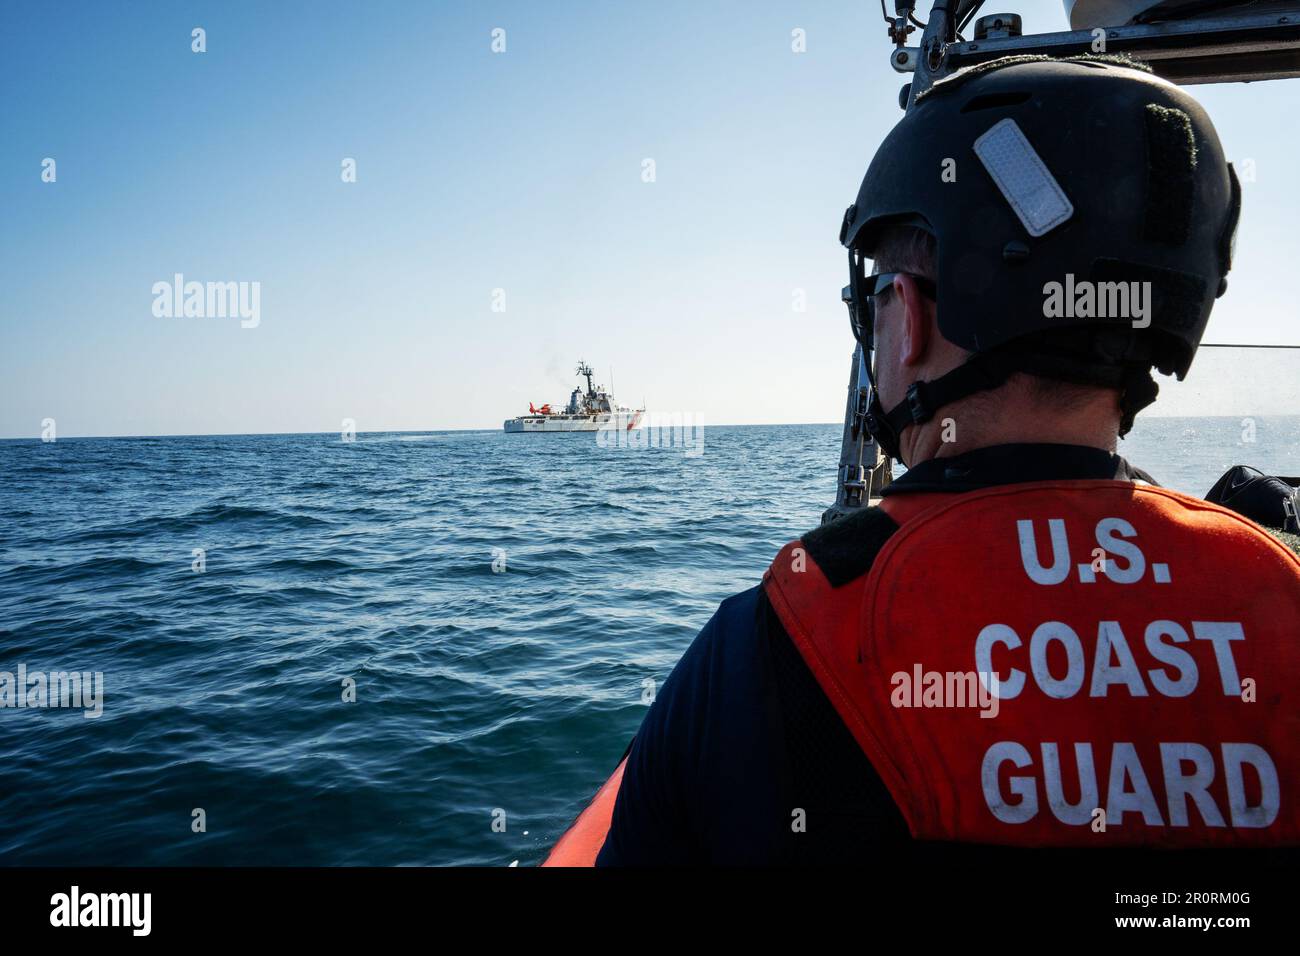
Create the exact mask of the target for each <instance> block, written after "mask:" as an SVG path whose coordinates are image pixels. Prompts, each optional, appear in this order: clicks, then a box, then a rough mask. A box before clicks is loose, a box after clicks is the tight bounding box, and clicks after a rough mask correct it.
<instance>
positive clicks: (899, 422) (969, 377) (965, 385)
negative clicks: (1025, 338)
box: [865, 352, 1017, 461]
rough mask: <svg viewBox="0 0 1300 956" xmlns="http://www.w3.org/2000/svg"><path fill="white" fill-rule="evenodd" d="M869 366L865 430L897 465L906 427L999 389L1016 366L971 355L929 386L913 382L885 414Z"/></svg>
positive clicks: (989, 355) (998, 356) (998, 357)
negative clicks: (904, 394)
mask: <svg viewBox="0 0 1300 956" xmlns="http://www.w3.org/2000/svg"><path fill="white" fill-rule="evenodd" d="M872 365H874V363H871V364H870V365H868V370H869V371H870V373H871V403H870V404H869V405H868V407H867V417H866V422H865V424H866V428H867V431H868V432H870V433H871V437H872V438H874V439H875V440H876V444H878V445H879V446H880V450H881V451H883V452H884V453H885V454H886V455H888V456H889V457H890V458H893V459H895V460H897V461H902V454H901V444H902V435H903V430H904V429H905V428H907V426H909V425H922V424H924V423H925V422H928V421H929V420H930V419H931V418H933V417H934V415H935V412H937V411H938V410H939V409H941V408H943V407H944V406H945V405H951V404H952V403H953V402H956V401H959V400H960V399H963V398H965V397H967V396H968V395H974V394H975V393H976V392H985V391H989V390H991V389H995V388H997V387H999V386H1000V385H1002V383H1003V382H1005V381H1006V380H1007V379H1008V378H1009V377H1010V376H1011V374H1012V373H1013V372H1015V371H1016V370H1017V368H1016V363H1014V362H1013V361H1011V360H1010V358H1009V356H1007V355H1005V354H1002V353H998V352H983V353H980V354H978V355H972V356H971V357H970V358H969V359H967V360H966V361H965V362H963V363H962V364H961V365H958V366H957V367H956V368H955V369H953V370H952V371H950V372H945V373H944V374H943V375H940V376H939V377H938V378H936V379H935V380H934V381H932V382H913V383H912V384H911V385H909V386H908V387H907V397H906V398H905V399H903V400H902V401H901V402H899V403H898V404H897V405H895V406H894V407H893V408H892V409H890V410H889V411H888V412H886V411H885V408H884V406H883V405H882V404H881V403H880V389H879V388H878V387H877V385H876V379H875V372H874V370H873V369H872V367H871V366H872Z"/></svg>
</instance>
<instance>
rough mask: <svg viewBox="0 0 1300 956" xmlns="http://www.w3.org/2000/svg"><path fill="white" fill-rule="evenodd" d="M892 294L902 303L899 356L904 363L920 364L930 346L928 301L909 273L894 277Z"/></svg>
mask: <svg viewBox="0 0 1300 956" xmlns="http://www.w3.org/2000/svg"><path fill="white" fill-rule="evenodd" d="M894 295H895V296H897V297H898V301H899V302H901V303H903V338H902V349H901V353H902V354H901V356H900V358H901V359H902V361H903V364H904V365H920V364H921V362H922V360H923V359H924V358H925V353H926V350H927V349H928V348H929V346H930V301H929V300H928V299H927V298H926V297H925V296H923V295H922V294H921V290H920V289H918V288H917V286H916V281H915V280H914V279H913V278H912V277H911V276H909V275H898V276H895V277H894Z"/></svg>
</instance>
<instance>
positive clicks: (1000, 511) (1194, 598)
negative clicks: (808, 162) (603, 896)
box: [548, 57, 1300, 865]
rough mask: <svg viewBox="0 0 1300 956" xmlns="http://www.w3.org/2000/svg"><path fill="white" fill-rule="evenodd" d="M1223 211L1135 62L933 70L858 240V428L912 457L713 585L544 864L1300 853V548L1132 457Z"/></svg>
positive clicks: (1207, 171)
mask: <svg viewBox="0 0 1300 956" xmlns="http://www.w3.org/2000/svg"><path fill="white" fill-rule="evenodd" d="M954 160H955V166H954V165H953V162H952V161H954ZM945 168H949V169H955V172H956V175H955V179H954V177H953V176H951V175H950V176H947V177H945V176H943V175H942V173H943V171H944V169H945ZM1239 206H1240V187H1239V185H1238V182H1237V177H1236V174H1235V173H1234V172H1233V170H1232V168H1231V166H1230V165H1229V164H1228V163H1227V162H1226V161H1225V159H1224V156H1223V150H1222V148H1221V146H1220V143H1219V140H1218V137H1217V135H1216V133H1215V131H1214V128H1213V126H1212V125H1211V123H1210V120H1209V118H1208V117H1207V116H1206V114H1205V112H1204V111H1203V110H1202V109H1201V107H1200V106H1199V105H1198V104H1197V103H1196V102H1195V100H1193V99H1192V98H1191V97H1190V96H1189V95H1188V94H1186V93H1185V92H1183V91H1182V90H1180V89H1179V88H1178V87H1176V86H1174V85H1172V84H1170V83H1167V82H1165V81H1164V80H1161V79H1158V78H1156V77H1154V76H1152V75H1150V74H1149V72H1146V71H1144V70H1143V69H1140V68H1138V67H1137V66H1136V65H1134V64H1126V63H1123V62H1117V61H1115V60H1114V59H1111V58H1105V57H1083V58H1078V59H1071V60H1048V59H1047V58H1042V57H1016V58H1008V59H1005V60H999V61H994V62H992V63H988V64H984V65H981V66H977V67H973V68H971V69H969V70H966V71H963V72H960V73H957V74H954V75H953V76H952V77H949V78H947V79H945V80H942V81H940V82H939V83H937V84H936V85H935V86H934V87H933V88H932V89H931V90H929V91H928V92H926V93H924V94H922V96H921V97H920V98H919V99H918V103H917V106H916V107H915V108H914V109H913V110H912V111H910V112H909V113H908V114H907V115H906V116H905V117H904V118H903V119H902V120H901V121H900V122H899V123H898V125H897V126H896V127H895V128H894V130H893V131H892V132H891V133H890V134H889V136H888V137H887V138H886V139H885V141H884V143H883V145H882V146H881V148H880V150H879V152H878V153H877V154H876V156H875V158H874V160H873V162H872V163H871V166H870V169H869V170H868V172H867V175H866V178H865V180H864V181H863V183H862V187H861V190H860V192H859V194H858V197H857V202H856V203H855V204H854V205H853V206H850V207H849V209H848V211H847V213H846V214H845V217H844V220H843V226H842V231H841V237H840V238H841V241H842V242H843V243H844V245H845V246H846V247H847V248H848V250H849V262H850V269H851V279H850V287H849V289H848V290H846V301H847V302H848V304H849V308H850V314H851V318H852V320H853V325H854V332H855V334H856V335H857V336H858V338H859V340H860V341H861V343H862V344H863V346H864V348H865V349H867V350H869V354H871V356H872V363H871V365H872V369H871V378H872V385H873V388H872V401H871V407H870V409H869V413H868V415H867V416H866V427H867V428H868V429H869V430H870V432H871V433H872V435H873V436H874V437H875V439H876V440H877V442H878V443H879V444H880V446H881V447H882V448H883V449H884V450H885V452H886V453H887V454H889V455H890V456H891V457H894V458H897V459H899V460H901V461H902V462H904V463H905V464H906V465H907V469H908V470H907V472H906V474H904V475H903V476H902V477H901V478H899V479H898V480H897V481H895V482H893V483H892V484H891V485H889V486H888V488H887V489H886V491H885V496H884V498H883V500H882V502H881V504H880V506H879V507H870V508H863V509H862V510H861V511H860V512H859V513H857V514H854V515H852V516H850V517H846V518H842V519H839V520H837V521H834V522H831V523H829V524H825V525H823V526H822V527H820V528H818V529H817V530H815V531H812V532H810V533H808V534H806V535H804V536H803V538H802V539H801V540H798V541H795V542H792V543H791V544H789V545H788V546H786V548H785V549H784V550H782V551H781V553H780V554H779V555H778V556H777V558H776V560H775V561H773V563H772V565H771V567H770V568H769V569H768V571H767V573H766V575H765V577H764V579H763V584H762V586H761V587H757V588H754V589H753V590H750V591H747V592H745V593H743V594H739V595H737V596H735V597H732V598H730V599H728V600H727V601H725V602H723V604H722V606H721V608H720V609H719V610H718V612H717V614H716V615H715V616H714V618H713V619H712V620H711V621H710V622H709V623H708V625H707V626H706V627H705V628H704V630H703V631H702V632H701V633H700V635H699V637H698V638H697V639H696V640H695V642H694V643H693V644H692V645H691V647H690V649H689V650H688V651H687V652H686V654H685V655H684V656H683V658H682V659H681V661H680V662H679V663H678V665H677V667H676V668H675V669H674V671H673V672H672V674H671V676H670V677H669V678H668V680H667V682H666V683H665V684H664V686H663V688H662V690H661V692H660V693H659V695H658V697H657V699H656V700H655V702H654V704H653V706H652V707H651V708H650V710H649V711H648V713H647V715H646V718H645V721H644V723H643V724H642V726H641V729H640V731H639V732H638V733H637V735H636V738H635V740H634V741H633V743H632V745H631V747H630V749H629V752H628V754H627V756H626V758H625V760H624V762H623V763H622V764H621V765H620V767H619V768H618V770H617V771H616V773H615V775H614V776H613V777H611V779H610V781H609V782H608V783H607V784H606V785H605V787H604V788H603V789H602V790H601V792H600V793H599V794H598V795H597V798H596V799H595V801H593V803H592V805H591V807H589V808H588V810H587V811H586V812H585V813H584V814H583V815H582V817H580V818H579V820H578V822H577V823H576V824H575V825H574V827H573V828H572V829H571V830H570V832H569V833H568V834H566V835H565V837H564V838H563V839H562V840H561V841H560V843H559V844H557V846H556V848H555V850H554V851H553V853H552V856H551V858H550V860H548V863H551V864H556V863H559V864H565V863H569V864H573V863H584V862H585V863H590V862H592V861H593V860H595V862H598V863H599V864H611V865H620V864H622V865H628V864H682V863H689V864H696V863H698V864H706V863H714V864H749V863H844V862H848V861H852V860H854V859H858V858H860V854H862V853H863V852H867V851H871V850H874V849H879V848H880V847H881V846H882V845H894V846H897V847H902V846H903V845H904V844H912V845H916V844H917V843H918V842H919V841H925V842H931V841H934V842H937V843H939V844H945V845H946V844H973V845H977V846H981V847H988V846H1005V847H1025V846H1049V847H1052V846H1055V847H1096V848H1109V847H1161V848H1181V847H1216V846H1225V847H1248V846H1280V845H1296V844H1297V843H1300V814H1298V813H1297V800H1298V799H1300V761H1298V760H1297V753H1296V746H1297V740H1300V709H1298V705H1297V695H1298V694H1300V644H1298V643H1297V640H1296V637H1297V634H1296V626H1297V622H1298V621H1300V558H1297V556H1296V555H1295V554H1294V553H1292V552H1291V551H1290V550H1288V548H1287V547H1284V546H1283V544H1282V543H1280V542H1279V540H1278V539H1277V538H1275V537H1274V536H1271V535H1270V534H1268V533H1266V532H1265V531H1264V530H1262V529H1261V528H1259V527H1258V526H1257V525H1255V524H1253V523H1251V522H1250V521H1248V520H1247V519H1245V518H1243V517H1241V516H1240V515H1238V514H1236V513H1234V512H1231V511H1228V510H1226V509H1224V508H1222V507H1219V506H1218V505H1213V504H1210V503H1208V502H1205V501H1201V500H1199V499H1194V498H1191V497H1188V496H1185V495H1182V494H1176V493H1173V492H1170V491H1166V490H1163V489H1161V488H1160V487H1158V486H1157V485H1156V484H1155V483H1154V481H1153V480H1152V479H1151V477H1150V476H1148V475H1147V474H1145V473H1144V472H1142V471H1139V470H1138V469H1136V468H1134V467H1133V466H1131V465H1129V464H1128V463H1127V462H1126V461H1125V460H1124V459H1123V458H1121V457H1119V456H1118V455H1117V454H1116V444H1117V439H1118V438H1119V437H1120V436H1122V435H1123V434H1125V433H1126V432H1127V431H1128V430H1129V429H1130V428H1131V426H1132V424H1133V419H1134V416H1135V415H1136V414H1137V413H1138V412H1139V411H1140V410H1141V409H1143V408H1144V407H1146V406H1147V405H1149V404H1150V403H1151V402H1152V401H1153V400H1154V399H1155V397H1156V392H1157V386H1156V384H1155V381H1154V379H1153V377H1152V374H1151V372H1152V370H1158V371H1160V372H1161V373H1163V374H1173V375H1176V376H1177V377H1178V378H1179V379H1181V378H1183V377H1184V376H1185V375H1186V373H1187V371H1188V368H1189V367H1190V365H1191V363H1192V359H1193V357H1194V355H1195V352H1196V349H1197V346H1198V344H1199V342H1200V339H1201V335H1202V333H1203V331H1204V329H1205V325H1206V322H1207V321H1208V319H1209V315H1210V309H1211V306H1212V304H1213V303H1214V300H1215V299H1216V298H1217V297H1218V296H1220V295H1222V294H1223V292H1224V289H1225V288H1226V276H1227V273H1228V271H1229V268H1230V266H1231V258H1232V252H1233V240H1234V235H1235V231H1236V224H1237V218H1238V211H1239ZM868 259H870V260H872V262H873V263H874V271H871V272H869V271H868V269H867V260H868ZM1067 293H1068V296H1067ZM1067 297H1068V302H1067V301H1064V300H1065V299H1066V298H1067ZM606 830H607V831H608V832H607V833H606Z"/></svg>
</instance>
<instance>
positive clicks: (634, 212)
mask: <svg viewBox="0 0 1300 956" xmlns="http://www.w3.org/2000/svg"><path fill="white" fill-rule="evenodd" d="M1009 6H1021V7H1027V8H1032V9H1031V10H1029V12H1028V13H1027V15H1026V28H1027V29H1029V30H1039V31H1041V30H1046V29H1061V28H1064V25H1065V22H1064V14H1063V13H1062V11H1061V8H1060V5H1059V4H1058V3H1056V2H1054V0H1034V2H1033V3H1032V4H1009ZM196 26H201V27H203V28H205V29H206V31H207V46H208V50H207V52H206V53H204V54H195V53H192V52H191V50H190V44H191V37H190V31H191V29H192V28H194V27H196ZM495 27H501V28H504V29H505V30H506V31H507V33H506V42H507V52H506V53H504V54H493V53H492V52H491V49H490V43H491V36H490V33H491V31H492V29H493V28H495ZM796 27H799V28H803V29H804V30H805V31H806V33H807V44H808V51H807V53H804V54H794V53H792V52H791V49H790V33H791V30H792V29H794V28H796ZM0 30H2V33H0V92H2V93H3V100H2V102H3V106H2V108H0V144H3V147H2V149H0V263H3V266H2V267H0V272H2V274H3V280H4V281H3V295H2V296H0V336H2V338H0V341H2V343H3V347H2V348H0V381H2V382H3V384H2V385H0V390H2V391H0V398H2V401H0V436H6V437H20V436H35V435H37V434H39V432H40V427H41V426H40V423H41V420H42V419H44V418H47V417H50V418H54V419H56V421H57V422H58V430H59V435H60V436H61V437H62V436H73V435H121V434H176V433H206V432H278V431H333V430H337V429H338V428H339V425H340V421H341V420H342V419H343V418H353V419H355V420H356V423H357V427H358V428H359V429H360V430H362V431H372V430H388V429H435V428H467V427H500V423H501V420H502V419H503V418H506V417H508V416H510V415H514V414H517V413H518V412H520V411H522V410H524V409H525V408H526V407H527V403H528V402H529V401H530V400H532V401H537V402H539V403H540V402H542V401H552V402H556V401H561V400H563V399H564V397H565V396H566V395H567V391H568V389H569V388H570V387H571V386H572V384H573V382H574V379H573V376H572V374H571V373H572V369H573V366H574V364H575V363H576V362H577V360H578V359H579V358H585V359H587V360H588V361H590V362H591V363H592V364H594V365H595V366H596V367H597V369H598V371H599V377H600V378H601V379H607V378H608V374H607V371H606V370H607V369H608V368H609V367H610V366H613V368H614V375H615V385H616V386H617V388H616V391H617V393H618V396H619V398H620V399H621V400H623V401H625V402H629V403H636V404H639V403H640V402H641V401H642V399H643V398H644V399H645V400H646V401H647V402H648V404H649V405H650V407H651V408H652V409H661V410H682V411H692V412H696V413H698V414H700V415H702V416H703V417H704V419H705V420H706V421H708V422H713V423H748V422H755V423H756V422H803V421H834V420H838V419H839V416H840V414H841V412H842V410H843V404H844V386H845V383H846V373H847V368H848V361H849V355H850V344H851V343H850V340H849V336H848V332H847V327H846V326H847V323H846V320H845V317H844V311H843V307H842V305H841V304H840V302H839V289H840V287H841V286H842V285H843V283H844V275H843V273H844V256H843V252H842V250H841V249H840V246H839V245H838V243H837V242H836V231H837V228H838V225H839V220H840V216H841V214H842V212H843V209H844V207H845V206H846V205H848V203H849V202H851V201H852V199H853V198H854V195H855V193H856V190H857V186H858V183H859V181H860V179H861V176H862V173H863V172H864V170H865V169H866V165H867V163H868V161H869V160H870V157H871V154H872V152H873V151H874V149H875V147H876V145H877V144H878V142H879V141H880V139H881V138H882V137H883V135H884V134H885V133H886V132H887V130H888V129H889V127H890V126H891V125H892V124H893V123H894V122H895V121H896V120H897V118H898V117H899V116H900V115H901V114H900V113H899V111H898V109H897V105H896V92H897V89H898V87H899V85H900V83H901V81H900V79H899V77H898V76H897V75H896V74H895V73H894V72H893V71H892V70H891V69H890V68H889V66H888V63H887V56H888V52H889V46H888V42H887V40H886V39H885V37H884V35H883V32H882V31H883V24H882V23H881V22H880V18H879V7H878V4H877V3H876V2H875V0H856V2H847V0H844V2H826V0H817V2H804V3H796V2H784V3H776V2H772V3H763V2H739V0H734V2H711V3H700V2H688V0H681V2H670V0H658V2H655V3H644V4H642V3H603V2H602V3H598V2H594V0H592V2H587V3H561V2H528V3H493V2H469V0H462V2H420V3H401V2H383V3H375V4H360V3H355V2H349V3H321V2H312V3H249V2H225V0H223V2H219V3H218V2H214V3H98V2H88V3H80V4H76V3H74V4H68V3H57V2H56V3H49V2H45V3H21V2H17V0H7V2H6V3H5V4H4V5H3V7H0ZM1196 92H1197V95H1198V96H1200V97H1201V98H1202V100H1203V102H1205V103H1206V105H1207V107H1208V108H1209V110H1210V112H1211V114H1212V115H1213V116H1214V117H1215V119H1216V121H1217V123H1218V125H1219V129H1220V133H1221V135H1222V137H1223V139H1224V141H1225V144H1226V147H1227V149H1228V153H1229V156H1230V157H1231V158H1233V159H1235V160H1242V159H1245V158H1250V159H1254V160H1255V166H1256V181H1255V182H1252V183H1248V184H1247V185H1246V212H1245V216H1244V219H1243V225H1242V232H1241V236H1240V239H1239V244H1238V255H1239V263H1240V265H1239V267H1238V270H1237V271H1236V272H1235V273H1234V276H1233V280H1232V291H1231V292H1230V294H1229V296H1228V297H1227V298H1226V299H1224V300H1222V302H1221V304H1220V306H1219V308H1218V310H1217V311H1216V313H1215V318H1214V319H1213V320H1212V322H1211V326H1210V338H1211V339H1217V340H1223V339H1231V340H1246V341H1288V342H1294V341H1300V331H1297V329H1296V322H1295V315H1296V308H1295V305H1294V292H1293V283H1291V282H1289V281H1288V279H1289V277H1290V276H1292V275H1293V274H1294V273H1295V271H1296V267H1295V259H1296V251H1297V244H1296V241H1295V232H1294V230H1295V223H1296V217H1297V211H1298V209H1300V184H1298V183H1297V180H1296V176H1295V156H1296V155H1297V147H1300V134H1298V133H1297V128H1298V127H1300V81H1295V80H1292V81H1286V82H1283V83H1273V84H1257V85H1255V86H1252V87H1245V86H1240V85H1238V86H1229V87H1222V88H1201V89H1200V90H1198V91H1196ZM45 157H52V158H54V159H55V160H56V162H57V164H58V165H57V172H58V180H57V182H56V183H53V184H47V183H42V182H41V178H40V173H41V162H42V160H43V159H44V158H45ZM345 157H353V158H355V159H356V161H357V171H358V182H356V183H355V184H345V183H343V182H341V180H340V163H341V162H342V160H343V159H344V158H345ZM645 158H653V159H654V160H655V163H656V167H657V170H656V171H657V181H656V182H655V183H653V184H647V183H644V182H642V176H641V173H642V165H641V164H642V160H643V159H645ZM177 272H180V273H183V274H184V275H185V276H186V278H187V279H194V280H199V281H208V280H214V281H239V280H246V281H258V282H260V283H261V323H260V325H259V326H258V327H257V328H256V329H242V328H240V326H239V322H238V320H237V319H216V318H204V319H193V318H191V319H179V318H172V319H165V318H156V317H155V316H154V315H153V313H152V304H153V295H152V292H151V288H152V286H153V284H154V283H155V282H159V281H170V279H171V277H172V275H173V274H174V273H177ZM496 288H503V289H505V290H506V311H505V312H504V313H498V312H493V311H492V308H491V306H492V291H493V289H496ZM795 289H803V290H805V292H806V295H807V310H806V311H805V312H803V313H797V312H795V311H794V310H793V308H792V297H793V294H794V290H795ZM1293 355H1294V353H1293ZM1281 367H1282V368H1284V369H1285V368H1290V369H1292V370H1294V371H1300V361H1292V362H1290V363H1289V364H1285V363H1284V364H1283V366H1281ZM1196 372H1197V369H1194V370H1193V375H1194V376H1195V375H1196ZM1297 379H1300V375H1297V376H1295V377H1293V378H1292V380H1291V382H1290V383H1289V384H1288V385H1287V386H1286V388H1285V389H1283V392H1280V393H1279V396H1277V400H1278V401H1279V402H1281V403H1282V404H1283V405H1284V406H1285V407H1279V408H1276V409H1270V408H1263V409H1259V408H1257V407H1256V406H1252V408H1255V410H1259V411H1263V412H1265V413H1266V412H1268V411H1270V410H1273V411H1287V410H1289V411H1295V410H1296V400H1295V399H1296V396H1295V387H1296V386H1295V381H1296V380H1297ZM1201 384H1206V383H1205V382H1204V381H1203V382H1202V383H1201ZM1229 384H1231V383H1229ZM1237 384H1238V385H1240V382H1238V383H1237ZM1225 387H1226V386H1225ZM1189 394H1190V392H1189ZM1288 403H1289V404H1288ZM1189 408H1191V410H1193V411H1205V410H1222V409H1224V408H1226V406H1223V405H1220V404H1218V403H1217V401H1215V402H1211V403H1210V404H1209V405H1206V407H1205V408H1201V407H1199V406H1198V407H1194V408H1193V407H1191V406H1189Z"/></svg>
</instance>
